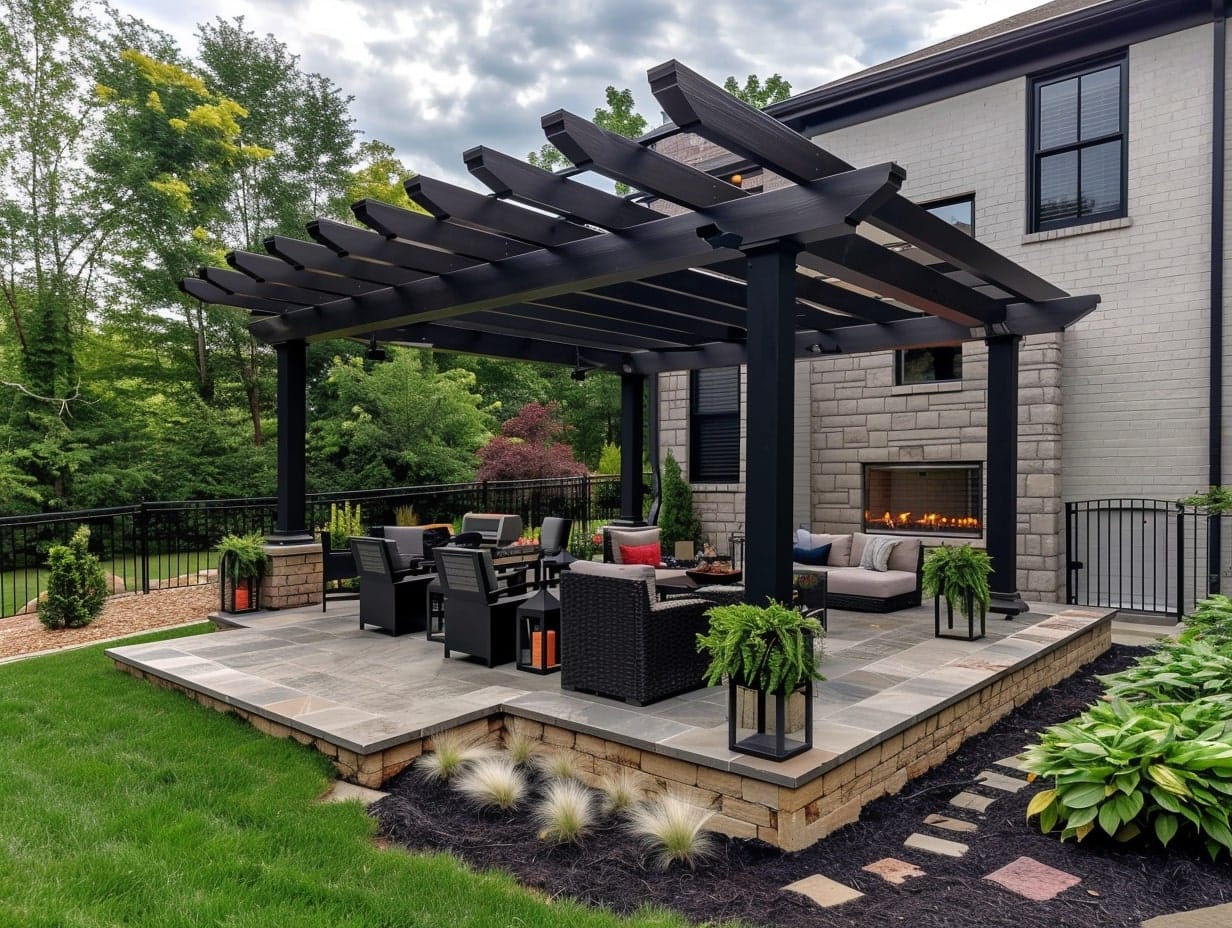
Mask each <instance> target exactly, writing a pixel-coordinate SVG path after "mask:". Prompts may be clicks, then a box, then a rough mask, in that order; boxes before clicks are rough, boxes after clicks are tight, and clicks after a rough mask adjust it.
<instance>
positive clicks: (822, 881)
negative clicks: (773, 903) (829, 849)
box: [783, 873, 864, 909]
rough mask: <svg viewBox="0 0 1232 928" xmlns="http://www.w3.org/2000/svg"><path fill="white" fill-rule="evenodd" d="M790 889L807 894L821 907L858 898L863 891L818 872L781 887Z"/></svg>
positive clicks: (803, 894) (826, 907)
mask: <svg viewBox="0 0 1232 928" xmlns="http://www.w3.org/2000/svg"><path fill="white" fill-rule="evenodd" d="M783 888H784V889H787V890H791V891H792V892H793V893H799V894H800V895H802V896H807V897H808V898H809V899H812V900H813V902H814V903H816V904H817V905H819V906H821V907H822V908H823V909H828V908H830V907H831V906H836V905H842V904H843V903H844V902H850V901H851V900H852V899H859V898H860V897H861V896H863V895H864V893H862V892H860V891H859V890H858V889H852V888H851V887H850V886H844V885H843V884H842V883H836V882H835V881H834V880H832V879H830V878H829V877H825V876H822V875H821V874H820V873H814V874H813V875H812V876H806V877H805V878H804V879H802V880H796V882H794V883H789V884H788V885H786V886H784V887H783Z"/></svg>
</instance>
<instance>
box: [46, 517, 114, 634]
mask: <svg viewBox="0 0 1232 928" xmlns="http://www.w3.org/2000/svg"><path fill="white" fill-rule="evenodd" d="M89 544H90V529H89V526H86V525H83V526H81V527H80V528H78V529H77V531H76V532H74V533H73V537H72V538H71V539H69V543H68V544H67V545H52V547H51V549H50V550H49V551H48V552H47V568H48V571H49V575H48V578H47V598H46V599H44V600H42V601H41V602H39V605H38V617H39V621H40V622H42V623H43V625H45V626H46V627H47V628H83V627H85V626H86V625H89V624H90V623H91V622H93V621H94V620H95V619H96V618H98V614H99V613H100V612H102V611H103V604H104V603H106V602H107V575H106V573H104V572H103V567H102V565H101V564H99V562H98V558H97V557H95V556H94V555H93V554H91V553H90V551H89Z"/></svg>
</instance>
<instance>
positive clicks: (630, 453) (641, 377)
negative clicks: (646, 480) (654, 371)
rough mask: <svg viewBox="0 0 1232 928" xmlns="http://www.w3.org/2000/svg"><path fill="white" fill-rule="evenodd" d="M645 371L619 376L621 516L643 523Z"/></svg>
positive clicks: (623, 520) (628, 522) (624, 521)
mask: <svg viewBox="0 0 1232 928" xmlns="http://www.w3.org/2000/svg"><path fill="white" fill-rule="evenodd" d="M645 392H646V375H645V374H621V375H620V519H619V522H620V523H621V524H623V525H641V524H643V522H644V519H643V513H642V480H643V471H642V461H643V459H644V458H645V456H646V455H645V449H646V438H645V435H646V410H645V403H644V394H645Z"/></svg>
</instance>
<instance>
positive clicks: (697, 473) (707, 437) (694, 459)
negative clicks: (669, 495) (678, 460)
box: [689, 367, 740, 483]
mask: <svg viewBox="0 0 1232 928" xmlns="http://www.w3.org/2000/svg"><path fill="white" fill-rule="evenodd" d="M689 387H690V389H689V396H690V403H689V411H690V416H689V419H690V422H689V479H690V480H691V481H692V482H693V483H736V482H737V481H739V479H740V368H738V367H712V368H708V369H706V370H700V371H693V374H692V377H691V378H690V384H689Z"/></svg>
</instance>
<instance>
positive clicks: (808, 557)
mask: <svg viewBox="0 0 1232 928" xmlns="http://www.w3.org/2000/svg"><path fill="white" fill-rule="evenodd" d="M791 559H792V560H793V561H798V562H799V563H801V564H811V565H813V566H821V565H822V564H825V563H826V562H827V561H829V559H830V545H822V546H821V547H820V548H801V547H800V546H799V545H796V546H795V547H794V548H792V549H791Z"/></svg>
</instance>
